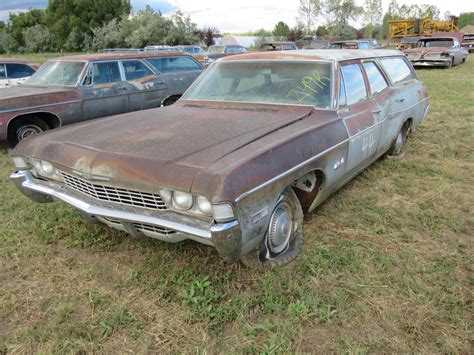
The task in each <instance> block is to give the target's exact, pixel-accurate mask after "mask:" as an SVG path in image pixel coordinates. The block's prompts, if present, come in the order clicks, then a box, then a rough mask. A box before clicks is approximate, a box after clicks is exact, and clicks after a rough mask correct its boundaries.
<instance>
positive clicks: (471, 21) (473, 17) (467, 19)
mask: <svg viewBox="0 0 474 355" xmlns="http://www.w3.org/2000/svg"><path fill="white" fill-rule="evenodd" d="M467 25H474V12H464V13H461V15H459V28H460V29H461V28H463V27H464V26H467Z"/></svg>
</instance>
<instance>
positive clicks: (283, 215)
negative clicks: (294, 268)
mask: <svg viewBox="0 0 474 355" xmlns="http://www.w3.org/2000/svg"><path fill="white" fill-rule="evenodd" d="M292 232H293V215H292V213H291V207H290V206H289V205H288V203H286V202H282V203H280V204H279V205H278V206H277V208H275V211H273V214H272V217H271V219H270V226H269V229H268V249H269V250H270V252H271V253H281V252H282V251H284V250H285V249H286V248H287V247H288V243H289V241H290V237H291V233H292Z"/></svg>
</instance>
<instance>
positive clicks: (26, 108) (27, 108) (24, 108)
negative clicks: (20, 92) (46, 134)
mask: <svg viewBox="0 0 474 355" xmlns="http://www.w3.org/2000/svg"><path fill="white" fill-rule="evenodd" d="M81 101H82V100H72V101H63V102H55V103H50V104H45V105H38V106H30V107H22V108H18V109H13V110H4V111H0V114H2V113H8V112H17V111H24V110H31V109H37V108H43V107H48V106H56V105H65V104H74V103H77V102H81ZM21 113H25V114H26V113H31V112H21Z"/></svg>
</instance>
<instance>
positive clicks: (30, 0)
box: [0, 0, 474, 33]
mask: <svg viewBox="0 0 474 355" xmlns="http://www.w3.org/2000/svg"><path fill="white" fill-rule="evenodd" d="M356 2H357V3H358V4H359V5H363V3H364V0H356ZM397 2H398V4H399V5H402V4H407V5H412V4H418V5H420V4H432V5H436V6H437V7H438V8H439V9H440V10H441V15H443V14H444V13H445V12H446V11H449V12H451V14H453V15H459V14H460V13H461V12H474V0H450V1H446V0H418V1H417V0H398V1H397ZM131 3H132V7H133V10H140V9H143V8H144V7H145V6H146V5H150V6H151V7H152V8H154V9H155V10H160V11H161V12H162V13H163V14H170V13H173V12H175V11H177V10H180V11H182V12H183V13H184V14H186V15H189V16H191V19H192V21H193V22H195V23H196V24H197V25H198V27H203V26H213V27H217V28H218V29H219V30H220V31H221V32H231V33H240V32H247V31H254V30H258V29H260V28H265V29H269V30H270V29H273V27H274V26H275V24H276V23H277V22H278V21H284V22H286V23H287V24H288V25H290V26H294V25H295V24H296V18H297V16H298V5H299V0H284V1H283V0H280V1H278V0H277V1H276V0H237V1H228V0H199V1H197V0H131ZM388 3H389V0H382V4H383V8H384V11H385V10H387V7H388ZM47 4H48V1H47V0H0V21H5V20H7V19H8V13H9V12H20V11H28V10H29V9H32V8H43V9H44V8H45V7H46V6H47ZM319 23H321V24H324V19H320V21H317V25H319ZM356 25H357V23H356Z"/></svg>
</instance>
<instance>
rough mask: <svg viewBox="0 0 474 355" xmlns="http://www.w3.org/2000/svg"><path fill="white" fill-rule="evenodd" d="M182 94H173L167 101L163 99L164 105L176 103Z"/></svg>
mask: <svg viewBox="0 0 474 355" xmlns="http://www.w3.org/2000/svg"><path fill="white" fill-rule="evenodd" d="M179 98H180V96H171V97H168V98H167V99H166V100H165V101H163V106H169V105H172V104H174V103H175V102H176V101H178V100H179Z"/></svg>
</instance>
